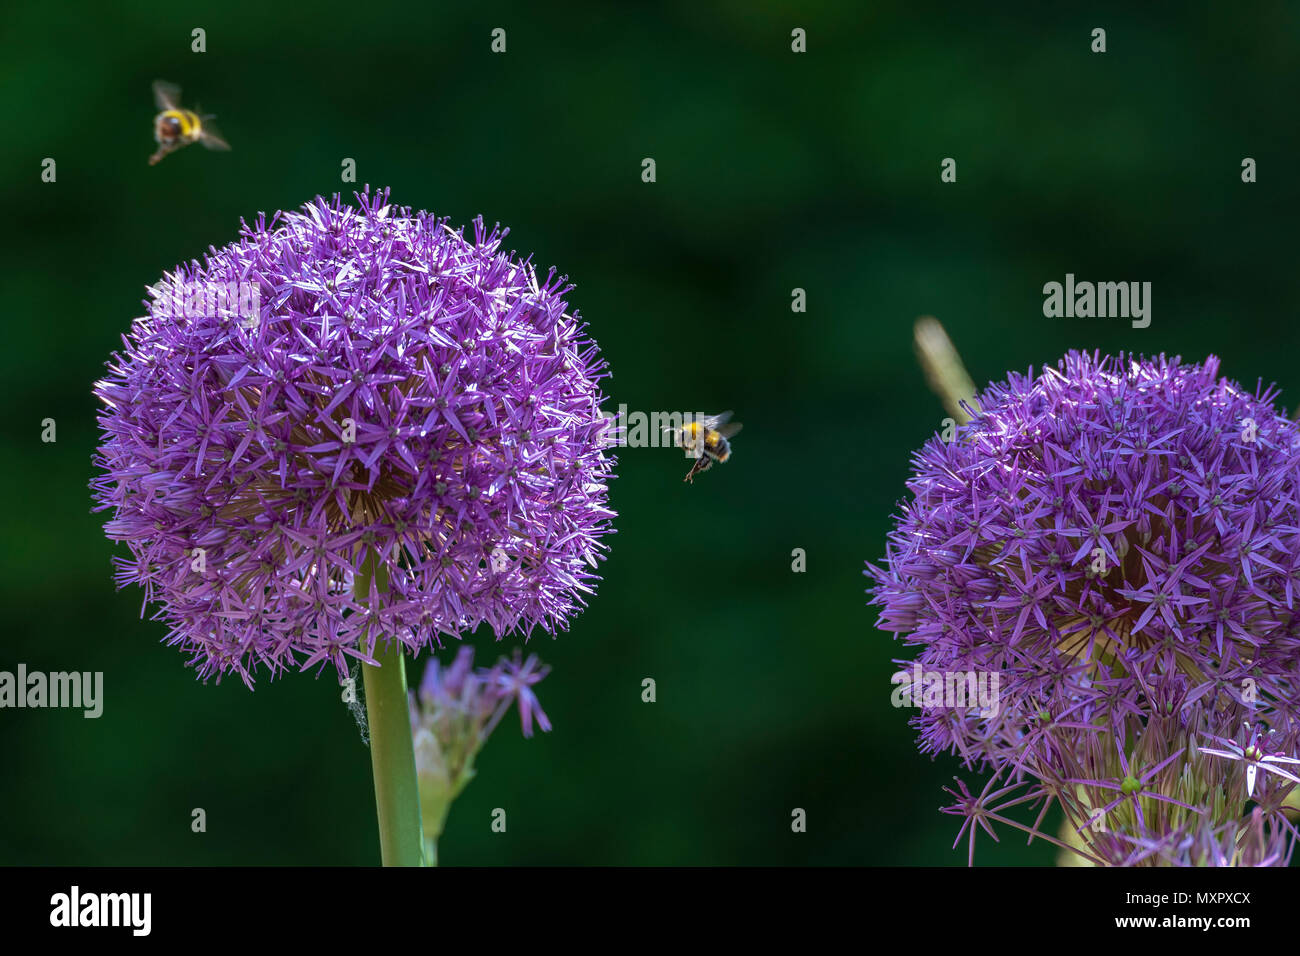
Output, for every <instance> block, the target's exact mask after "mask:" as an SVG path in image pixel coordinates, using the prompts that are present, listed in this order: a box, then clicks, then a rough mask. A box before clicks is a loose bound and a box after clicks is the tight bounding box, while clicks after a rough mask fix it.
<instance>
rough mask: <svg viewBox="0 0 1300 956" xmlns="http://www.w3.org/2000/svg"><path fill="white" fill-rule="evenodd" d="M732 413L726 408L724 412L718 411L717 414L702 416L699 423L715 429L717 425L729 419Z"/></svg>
mask: <svg viewBox="0 0 1300 956" xmlns="http://www.w3.org/2000/svg"><path fill="white" fill-rule="evenodd" d="M732 414H733V413H732V411H731V410H730V409H728V410H727V411H725V412H718V414H716V415H705V416H704V417H703V418H701V419H700V424H701V425H703V426H704V427H705V428H712V429H715V430H716V429H717V427H718V426H719V425H722V424H724V423H726V422H728V421H730V420H731V416H732Z"/></svg>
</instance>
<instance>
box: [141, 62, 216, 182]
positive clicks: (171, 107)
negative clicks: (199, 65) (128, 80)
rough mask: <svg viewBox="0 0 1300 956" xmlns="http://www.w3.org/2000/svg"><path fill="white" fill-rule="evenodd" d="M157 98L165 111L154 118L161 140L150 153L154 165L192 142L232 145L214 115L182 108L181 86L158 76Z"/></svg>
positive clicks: (154, 125) (155, 91)
mask: <svg viewBox="0 0 1300 956" xmlns="http://www.w3.org/2000/svg"><path fill="white" fill-rule="evenodd" d="M153 98H154V102H155V103H156V104H157V105H158V109H159V110H161V112H160V113H159V114H158V115H157V116H155V117H154V121H153V138H154V139H155V140H157V141H158V151H157V152H156V153H154V154H153V155H152V156H150V157H149V165H150V166H153V165H154V164H155V163H159V162H161V161H162V158H163V157H164V156H166V155H167V154H168V153H174V152H175V151H176V150H178V149H181V148H182V147H184V146H188V145H190V143H202V144H203V145H204V146H206V147H207V148H208V149H230V144H229V143H227V142H226V141H225V140H224V139H222V138H221V135H220V134H219V133H218V132H217V131H216V129H214V128H213V126H212V123H210V122H209V120H211V119H213V118H214V117H211V116H200V115H199V114H198V113H196V112H194V111H193V110H185V109H181V106H180V102H181V89H180V87H179V86H176V85H174V84H172V83H167V82H164V81H163V80H157V81H155V82H154V85H153Z"/></svg>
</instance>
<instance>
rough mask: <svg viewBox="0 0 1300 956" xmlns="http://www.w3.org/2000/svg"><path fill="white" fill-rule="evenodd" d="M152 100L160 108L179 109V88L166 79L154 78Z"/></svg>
mask: <svg viewBox="0 0 1300 956" xmlns="http://www.w3.org/2000/svg"><path fill="white" fill-rule="evenodd" d="M153 101H154V103H155V104H157V106H158V109H160V110H176V109H180V102H181V88H180V87H179V86H177V85H176V84H175V83H168V82H167V81H166V80H154V81H153Z"/></svg>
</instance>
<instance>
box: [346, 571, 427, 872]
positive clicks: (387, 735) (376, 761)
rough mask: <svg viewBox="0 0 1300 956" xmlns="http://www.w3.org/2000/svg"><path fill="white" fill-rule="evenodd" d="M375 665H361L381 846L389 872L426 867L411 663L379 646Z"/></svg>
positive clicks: (364, 586) (396, 646) (394, 645)
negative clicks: (409, 679) (409, 686)
mask: <svg viewBox="0 0 1300 956" xmlns="http://www.w3.org/2000/svg"><path fill="white" fill-rule="evenodd" d="M379 572H380V573H379V575H378V581H377V584H378V591H379V593H380V594H383V593H384V592H386V591H387V590H388V575H387V573H386V572H385V571H384V569H382V568H380V569H379ZM375 578H376V574H375V558H374V555H367V556H366V559H365V562H364V563H363V564H362V566H361V571H360V572H359V573H358V574H357V576H356V581H355V584H354V590H353V594H354V595H355V597H356V598H357V600H358V601H359V602H364V601H366V600H368V599H369V597H370V582H371V581H372V580H375ZM374 656H375V660H377V661H378V662H379V664H380V666H379V667H375V666H373V665H371V664H362V665H361V670H362V673H363V675H364V677H365V688H366V717H367V719H368V720H369V723H370V761H371V766H372V767H373V769H374V775H375V807H376V808H377V810H378V812H379V846H380V851H381V854H382V859H383V863H384V866H421V865H423V863H424V832H423V829H422V827H421V825H420V789H419V786H418V784H417V783H416V778H415V749H414V747H413V746H412V745H411V711H410V705H409V704H408V703H407V696H406V660H405V658H404V656H403V655H402V645H401V643H400V642H398V641H397V640H396V639H394V640H390V641H388V642H387V644H386V645H384V644H382V643H380V642H378V641H377V642H376V644H375V655H374Z"/></svg>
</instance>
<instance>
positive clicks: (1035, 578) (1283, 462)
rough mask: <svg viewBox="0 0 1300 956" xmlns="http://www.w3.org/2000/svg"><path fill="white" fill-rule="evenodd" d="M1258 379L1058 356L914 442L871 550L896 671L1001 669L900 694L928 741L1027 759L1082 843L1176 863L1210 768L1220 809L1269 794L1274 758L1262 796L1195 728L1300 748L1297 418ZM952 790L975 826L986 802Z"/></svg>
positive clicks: (1009, 771) (1001, 767)
mask: <svg viewBox="0 0 1300 956" xmlns="http://www.w3.org/2000/svg"><path fill="white" fill-rule="evenodd" d="M1274 397H1275V393H1274V391H1273V390H1272V389H1263V388H1260V389H1257V390H1256V391H1255V392H1253V393H1252V392H1248V391H1245V390H1243V389H1242V388H1241V387H1240V386H1238V385H1236V384H1234V383H1233V382H1231V381H1228V380H1226V379H1221V378H1219V376H1218V360H1217V359H1215V358H1213V357H1211V358H1210V359H1208V360H1207V361H1206V362H1205V363H1204V364H1200V365H1195V364H1182V363H1181V362H1180V361H1179V360H1177V359H1174V360H1166V359H1165V358H1164V357H1163V356H1162V357H1160V358H1159V359H1154V360H1146V359H1136V358H1131V357H1125V356H1122V355H1121V356H1119V357H1117V358H1110V357H1107V358H1100V357H1098V356H1096V355H1092V356H1090V355H1087V354H1079V353H1071V354H1069V355H1068V356H1066V358H1065V359H1064V360H1063V361H1062V362H1061V363H1060V364H1059V366H1058V368H1044V369H1043V370H1042V373H1041V374H1040V375H1038V376H1036V377H1035V376H1034V375H1033V374H1032V371H1031V373H1030V374H1029V375H1027V376H1021V375H1011V376H1010V377H1009V378H1008V380H1007V381H1006V382H1005V383H1002V384H996V385H992V386H990V387H989V388H988V390H986V391H985V392H984V393H983V394H981V395H980V396H979V397H978V399H977V400H976V402H975V403H974V405H975V406H977V408H972V411H973V412H974V417H973V419H972V420H971V421H970V422H968V423H967V424H965V425H963V426H961V427H960V428H958V429H956V430H955V433H951V434H948V435H946V436H935V437H934V438H932V439H931V440H930V441H929V442H927V443H926V444H925V446H924V447H923V448H922V449H921V450H920V451H919V452H918V453H917V454H916V455H915V456H914V461H913V464H914V475H913V477H912V478H911V480H910V481H909V482H908V489H909V490H910V492H911V498H910V500H908V501H906V502H905V503H904V504H903V505H902V511H901V514H900V515H899V517H898V519H897V524H896V528H895V530H894V531H893V532H892V533H891V534H890V538H889V544H888V547H887V559H886V562H885V566H884V567H883V568H882V567H876V566H873V565H868V571H867V573H868V575H869V576H870V577H871V578H872V579H873V581H874V586H873V587H872V589H871V592H870V593H871V594H872V597H873V601H874V602H875V603H876V604H877V605H878V607H879V608H880V622H879V625H880V627H881V628H882V629H884V630H887V631H893V632H897V633H899V634H901V635H903V640H904V642H905V643H907V644H910V645H916V646H919V647H920V649H921V650H920V653H919V655H918V657H917V658H916V661H915V662H912V661H907V662H905V663H906V665H907V666H908V667H909V668H910V667H912V666H913V665H914V664H917V665H919V668H920V670H921V671H922V672H923V673H936V672H937V673H940V674H953V673H958V674H962V673H977V674H997V675H998V676H999V678H1000V689H999V696H1000V702H999V705H998V706H997V707H996V708H995V709H996V713H990V712H989V709H988V708H983V709H981V708H980V707H978V706H954V702H953V701H951V700H943V701H940V700H939V699H938V698H937V697H936V698H934V699H932V700H929V701H927V702H924V704H920V703H919V704H918V705H919V706H920V710H919V715H918V716H916V717H915V718H914V724H915V726H916V727H917V728H918V729H919V731H920V735H921V748H922V750H923V751H926V752H930V753H937V752H941V751H952V752H955V753H957V754H959V755H960V756H961V757H962V759H963V761H964V763H965V764H966V765H967V766H970V767H986V768H991V769H992V770H993V771H994V774H995V777H994V779H997V778H998V777H999V776H1001V777H1003V778H1004V779H1006V780H1007V781H1008V782H1010V781H1013V780H1021V779H1024V778H1026V777H1029V778H1033V779H1034V780H1035V781H1037V783H1038V784H1039V785H1040V787H1041V789H1040V790H1039V791H1037V792H1036V794H1035V796H1036V797H1043V798H1047V799H1049V800H1057V801H1059V802H1061V804H1062V805H1063V806H1065V809H1066V815H1067V819H1070V820H1072V821H1073V822H1075V823H1088V822H1091V823H1092V824H1094V826H1093V827H1092V831H1091V832H1087V831H1085V837H1086V839H1085V841H1084V842H1085V843H1087V844H1089V846H1088V852H1089V853H1091V854H1092V857H1093V859H1094V861H1095V862H1124V861H1129V862H1131V861H1132V854H1133V853H1145V854H1146V855H1147V856H1149V857H1150V858H1152V859H1155V858H1162V859H1164V860H1165V861H1166V862H1177V859H1176V857H1177V855H1178V854H1177V853H1176V852H1175V850H1176V849H1177V848H1179V847H1182V848H1184V849H1185V848H1186V847H1188V846H1192V845H1195V844H1197V842H1198V840H1200V837H1199V836H1196V834H1198V833H1201V831H1200V830H1198V827H1200V826H1201V823H1202V822H1205V823H1209V822H1213V823H1214V824H1215V825H1218V826H1221V825H1223V824H1224V821H1225V820H1227V822H1228V823H1229V824H1231V823H1232V821H1231V820H1230V819H1228V817H1226V816H1224V815H1223V813H1222V812H1221V809H1222V806H1223V805H1224V803H1223V800H1222V797H1223V792H1219V793H1218V796H1217V797H1216V788H1224V787H1229V781H1233V782H1232V783H1231V787H1230V788H1229V789H1228V790H1226V791H1224V792H1227V793H1228V794H1229V797H1230V799H1229V800H1228V801H1227V805H1228V806H1229V807H1232V806H1236V807H1237V808H1238V810H1240V807H1241V803H1234V801H1235V800H1236V797H1238V796H1239V797H1240V798H1241V802H1242V803H1244V801H1246V800H1247V799H1249V798H1253V799H1255V800H1257V801H1259V800H1261V799H1262V800H1263V801H1264V804H1266V805H1267V806H1268V807H1269V808H1271V810H1272V811H1278V810H1279V807H1280V805H1281V802H1282V800H1283V799H1284V798H1285V797H1286V795H1287V793H1288V792H1289V790H1290V788H1291V787H1292V786H1293V784H1292V783H1291V782H1289V781H1288V780H1287V779H1286V777H1285V774H1277V773H1273V774H1266V775H1265V776H1267V777H1268V779H1267V780H1264V779H1263V777H1261V787H1262V788H1263V789H1262V795H1261V789H1260V788H1257V787H1256V786H1255V771H1254V769H1249V768H1243V769H1249V783H1250V787H1249V788H1247V787H1246V786H1245V785H1244V784H1243V783H1242V781H1243V780H1244V779H1245V777H1244V776H1242V777H1233V776H1232V774H1233V765H1232V763H1230V762H1228V761H1225V760H1223V759H1222V758H1220V757H1216V756H1213V755H1207V754H1204V753H1202V749H1201V748H1202V747H1203V746H1204V747H1210V746H1219V747H1220V748H1221V745H1219V744H1212V741H1214V740H1222V739H1223V738H1232V737H1234V736H1236V735H1237V734H1238V730H1239V728H1240V727H1241V726H1242V723H1243V721H1249V722H1250V724H1251V725H1252V726H1254V727H1255V728H1256V730H1254V731H1251V733H1253V734H1256V735H1258V733H1259V732H1261V730H1260V728H1263V730H1264V731H1267V732H1268V736H1267V741H1268V744H1267V749H1266V750H1265V749H1258V750H1256V751H1254V752H1253V759H1254V760H1256V761H1258V760H1259V759H1262V757H1263V755H1264V754H1265V753H1274V754H1278V753H1291V754H1293V753H1294V751H1295V748H1296V746H1297V729H1298V727H1300V724H1298V722H1297V717H1300V710H1298V708H1300V617H1297V607H1298V605H1300V450H1298V448H1297V446H1298V445H1300V429H1297V426H1296V425H1295V424H1294V423H1293V422H1291V421H1289V420H1287V419H1286V418H1285V417H1283V415H1281V414H1279V412H1278V411H1276V410H1275V409H1274V407H1273V399H1274ZM945 437H947V438H948V439H949V440H947V441H945V440H944V438H945ZM900 663H904V662H900ZM919 696H920V692H919V691H918V697H919ZM1262 746H1263V745H1261V748H1262ZM1243 752H1244V753H1247V756H1250V753H1251V752H1246V751H1243ZM1180 754H1181V755H1182V756H1181V757H1180V756H1179V755H1180ZM1246 762H1247V763H1249V762H1250V761H1246ZM1253 766H1254V764H1252V767H1253ZM1263 769H1268V768H1267V767H1265V768H1263ZM1144 774H1146V775H1145V776H1144ZM1248 791H1253V793H1251V792H1248ZM963 793H964V790H963ZM1108 794H1109V795H1110V796H1107V795H1108ZM1111 797H1114V798H1115V800H1114V803H1113V804H1112V802H1111ZM1216 799H1217V800H1218V803H1216ZM1130 803H1131V804H1132V806H1130V805H1129V804H1130ZM1216 806H1217V807H1219V808H1220V809H1219V810H1216V809H1215V807H1216ZM958 810H959V811H960V812H963V813H965V814H966V815H967V816H968V817H970V819H969V820H968V823H969V824H970V826H971V830H972V835H973V832H974V829H975V824H976V822H977V821H976V818H977V817H979V816H980V814H982V813H985V812H986V811H987V810H988V807H987V806H984V805H978V806H977V805H975V804H972V803H970V798H969V795H965V796H961V799H959V807H958ZM1103 811H1104V812H1103ZM1144 811H1145V812H1144ZM1162 812H1165V813H1167V814H1168V818H1167V819H1166V820H1165V821H1164V824H1165V825H1164V826H1163V827H1162V826H1158V825H1156V823H1155V818H1156V817H1158V816H1159V814H1160V813H1162ZM1216 814H1217V816H1216ZM1230 815H1231V812H1229V816H1230ZM1103 818H1104V819H1103ZM1211 818H1213V820H1212V819H1211ZM1272 823H1274V824H1276V826H1274V829H1273V831H1272V832H1273V833H1274V834H1281V835H1282V836H1281V840H1282V843H1281V844H1279V845H1280V846H1284V847H1285V850H1284V851H1280V852H1279V853H1278V854H1277V855H1276V857H1267V858H1268V859H1274V860H1277V859H1284V858H1285V857H1286V856H1288V855H1289V852H1290V847H1289V841H1290V839H1291V838H1293V837H1294V835H1295V832H1294V829H1290V825H1289V823H1287V822H1286V819H1285V817H1283V816H1282V815H1281V813H1280V812H1279V813H1277V815H1276V818H1275V819H1273V820H1272ZM1288 830H1289V835H1288V833H1287V832H1286V831H1288ZM1233 832H1234V833H1235V831H1233ZM1102 833H1108V834H1110V836H1109V837H1103V836H1101V835H1100V834H1102ZM1201 842H1202V843H1203V842H1204V841H1203V840H1201ZM1229 842H1231V841H1229ZM1179 852H1181V851H1179ZM1265 856H1267V855H1265Z"/></svg>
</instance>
